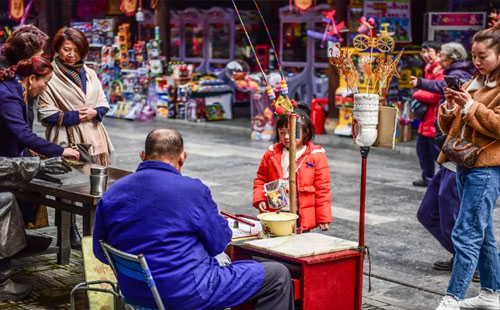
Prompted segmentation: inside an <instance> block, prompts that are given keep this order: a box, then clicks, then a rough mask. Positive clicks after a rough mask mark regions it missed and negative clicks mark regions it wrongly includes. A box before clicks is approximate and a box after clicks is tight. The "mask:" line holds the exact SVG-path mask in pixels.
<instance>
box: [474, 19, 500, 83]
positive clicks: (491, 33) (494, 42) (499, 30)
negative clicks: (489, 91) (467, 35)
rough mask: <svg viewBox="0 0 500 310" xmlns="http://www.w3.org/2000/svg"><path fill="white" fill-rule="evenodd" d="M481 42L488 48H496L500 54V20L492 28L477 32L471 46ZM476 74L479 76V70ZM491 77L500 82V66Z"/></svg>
mask: <svg viewBox="0 0 500 310" xmlns="http://www.w3.org/2000/svg"><path fill="white" fill-rule="evenodd" d="M479 42H484V43H485V44H486V45H487V47H488V48H492V49H494V50H495V52H496V53H497V55H498V54H500V22H499V23H496V24H495V25H494V26H493V27H491V28H488V29H483V30H481V31H478V32H476V34H474V36H473V37H472V40H471V46H472V44H474V43H479ZM474 76H477V72H476V74H475V75H474ZM490 78H491V79H494V80H496V81H497V83H500V66H498V67H497V68H496V69H495V70H493V72H491V74H490Z"/></svg>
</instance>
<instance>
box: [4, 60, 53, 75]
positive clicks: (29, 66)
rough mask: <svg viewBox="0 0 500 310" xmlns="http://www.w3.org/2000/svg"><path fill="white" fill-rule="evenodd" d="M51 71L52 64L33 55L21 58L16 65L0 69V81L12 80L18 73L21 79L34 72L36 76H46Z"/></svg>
mask: <svg viewBox="0 0 500 310" xmlns="http://www.w3.org/2000/svg"><path fill="white" fill-rule="evenodd" d="M51 72H52V64H51V63H50V61H48V60H47V59H45V58H43V57H39V56H33V57H31V58H29V59H25V60H21V61H20V62H18V63H17V65H14V66H10V67H8V68H5V69H0V81H5V80H12V79H13V78H15V77H16V74H17V75H19V77H20V78H21V79H23V78H25V77H27V76H30V75H32V74H34V75H35V76H36V77H37V78H39V77H42V76H46V75H47V74H49V73H51Z"/></svg>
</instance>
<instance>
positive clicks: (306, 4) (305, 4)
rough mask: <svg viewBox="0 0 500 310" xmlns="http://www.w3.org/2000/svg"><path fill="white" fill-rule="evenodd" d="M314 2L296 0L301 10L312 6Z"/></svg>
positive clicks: (310, 0) (296, 4)
mask: <svg viewBox="0 0 500 310" xmlns="http://www.w3.org/2000/svg"><path fill="white" fill-rule="evenodd" d="M312 4H313V1H312V0H295V6H296V7H298V8H299V9H300V10H302V11H305V10H307V9H308V8H310V7H311V6H312Z"/></svg>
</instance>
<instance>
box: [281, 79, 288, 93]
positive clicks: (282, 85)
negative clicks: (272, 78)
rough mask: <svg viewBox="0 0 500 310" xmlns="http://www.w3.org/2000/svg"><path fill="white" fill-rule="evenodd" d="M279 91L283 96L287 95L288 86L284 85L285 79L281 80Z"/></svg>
mask: <svg viewBox="0 0 500 310" xmlns="http://www.w3.org/2000/svg"><path fill="white" fill-rule="evenodd" d="M280 90H281V93H282V94H283V96H286V95H288V86H287V85H286V81H285V80H281V89H280Z"/></svg>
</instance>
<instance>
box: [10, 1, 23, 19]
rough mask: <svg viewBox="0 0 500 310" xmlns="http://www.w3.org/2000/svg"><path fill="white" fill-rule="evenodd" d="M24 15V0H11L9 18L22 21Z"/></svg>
mask: <svg viewBox="0 0 500 310" xmlns="http://www.w3.org/2000/svg"><path fill="white" fill-rule="evenodd" d="M23 16H24V0H9V18H10V19H13V20H15V21H16V22H18V21H20V20H21V18H22V17H23Z"/></svg>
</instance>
